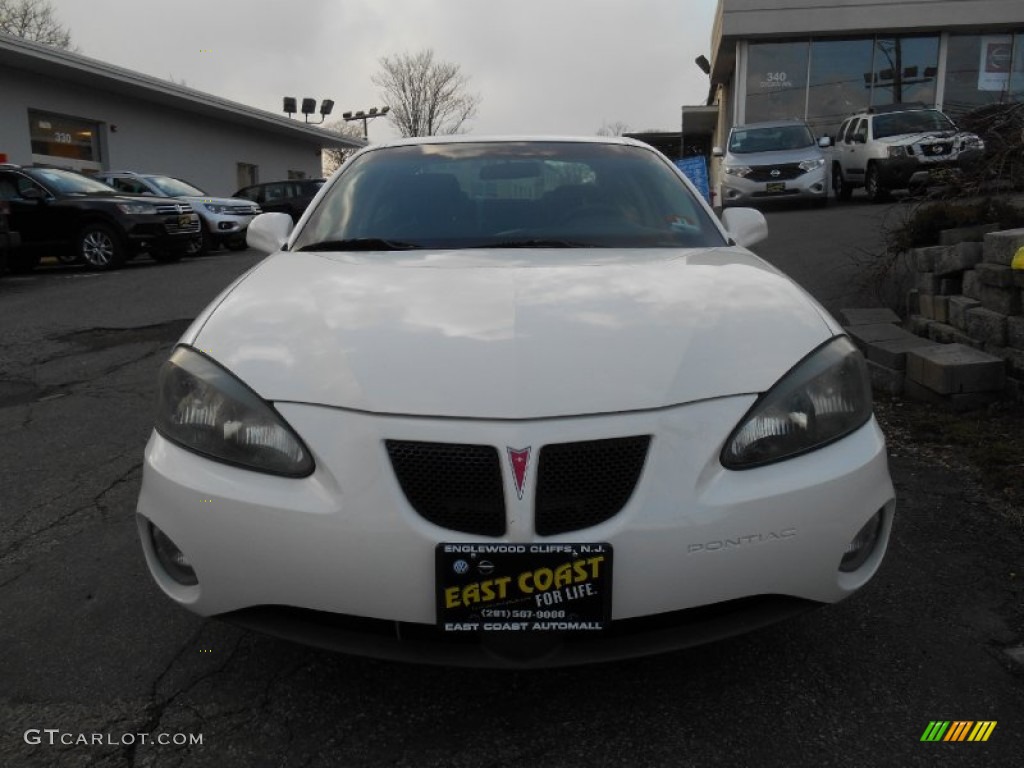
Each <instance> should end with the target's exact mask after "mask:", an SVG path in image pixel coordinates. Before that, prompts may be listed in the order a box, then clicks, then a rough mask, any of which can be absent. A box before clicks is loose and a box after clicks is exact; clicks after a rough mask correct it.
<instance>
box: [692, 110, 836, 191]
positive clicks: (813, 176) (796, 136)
mask: <svg viewBox="0 0 1024 768" xmlns="http://www.w3.org/2000/svg"><path fill="white" fill-rule="evenodd" d="M831 143H832V142H831V139H829V138H828V137H827V136H823V137H822V138H820V139H818V140H817V141H815V139H814V134H813V133H811V129H810V127H809V126H808V125H807V123H805V122H803V121H802V120H776V121H773V122H766V123H750V124H748V125H736V126H733V129H732V130H731V131H729V143H728V146H727V147H726V148H725V150H723V149H722V148H721V147H715V148H714V149H713V150H712V154H713V155H714V156H715V157H721V158H722V174H721V183H722V207H723V208H727V207H729V206H731V205H750V204H751V203H756V202H763V201H766V200H776V199H788V200H810V201H813V202H814V203H815V204H817V205H826V204H827V203H828V191H829V181H828V174H829V163H828V158H827V157H826V156H825V149H826V148H827V147H829V146H830V145H831Z"/></svg>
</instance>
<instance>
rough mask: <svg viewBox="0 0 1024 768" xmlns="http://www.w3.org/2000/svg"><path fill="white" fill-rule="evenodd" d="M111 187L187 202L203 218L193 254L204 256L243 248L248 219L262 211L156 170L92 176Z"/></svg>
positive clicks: (233, 198)
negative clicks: (220, 248)
mask: <svg viewBox="0 0 1024 768" xmlns="http://www.w3.org/2000/svg"><path fill="white" fill-rule="evenodd" d="M94 178H96V179H97V180H99V181H102V182H103V183H104V184H108V185H110V186H111V187H113V188H114V189H116V190H118V191H120V192H124V193H128V194H133V195H157V196H159V197H176V198H178V199H179V200H185V201H187V202H188V203H189V204H190V205H191V206H192V208H193V209H194V210H195V212H196V213H198V214H199V218H200V219H201V220H202V227H201V229H202V233H203V239H202V243H200V244H198V245H197V246H196V248H195V249H194V250H193V255H200V256H201V255H203V254H205V253H207V252H209V251H213V250H216V249H217V248H218V247H220V246H221V245H225V246H227V247H228V248H229V249H231V250H232V251H244V250H245V249H246V248H247V247H248V246H247V245H246V242H245V230H246V229H247V228H248V226H249V222H250V221H252V220H253V218H254V217H255V216H256V215H257V214H259V213H261V211H260V207H259V205H257V204H255V203H254V202H252V201H251V200H242V199H240V198H236V197H210V196H209V195H207V194H206V193H205V192H203V190H201V189H199V188H198V187H194V186H192V185H191V184H189V183H188V182H187V181H182V180H181V179H176V178H174V177H172V176H161V175H159V174H155V173H135V172H134V171H103V172H102V173H98V174H96V176H95V177H94Z"/></svg>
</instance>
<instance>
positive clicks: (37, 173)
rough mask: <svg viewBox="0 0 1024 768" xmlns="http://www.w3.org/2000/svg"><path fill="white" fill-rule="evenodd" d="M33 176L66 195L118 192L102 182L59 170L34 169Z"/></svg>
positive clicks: (111, 193)
mask: <svg viewBox="0 0 1024 768" xmlns="http://www.w3.org/2000/svg"><path fill="white" fill-rule="evenodd" d="M31 175H32V176H33V177H34V178H35V179H36V180H38V181H41V182H43V184H45V185H46V186H48V187H50V188H51V189H55V190H57V191H58V192H60V193H62V194H65V195H95V194H107V195H113V194H116V190H115V189H113V188H112V187H108V186H107V185H106V184H104V183H103V182H101V181H96V180H95V179H90V178H88V177H86V176H82V175H81V174H80V173H73V172H72V171H61V170H58V169H57V168H33V169H32V171H31Z"/></svg>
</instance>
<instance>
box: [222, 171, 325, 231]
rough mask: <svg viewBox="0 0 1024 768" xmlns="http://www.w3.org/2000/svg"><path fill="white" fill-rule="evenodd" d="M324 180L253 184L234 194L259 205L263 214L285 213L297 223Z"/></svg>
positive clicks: (291, 180)
mask: <svg viewBox="0 0 1024 768" xmlns="http://www.w3.org/2000/svg"><path fill="white" fill-rule="evenodd" d="M326 181H327V180H326V179H289V180H288V181H270V182H267V183H265V184H253V185H252V186H248V187H242V189H240V190H238V191H237V192H235V197H244V198H246V199H247V200H252V201H253V202H256V203H259V206H260V209H261V210H262V211H264V212H265V213H287V214H288V215H289V216H291V217H292V221H298V220H299V219H300V218H302V214H304V213H305V212H306V208H308V207H309V204H310V203H311V202H313V198H314V197H316V193H317V192H319V191H320V187H322V186H323V185H324V182H326Z"/></svg>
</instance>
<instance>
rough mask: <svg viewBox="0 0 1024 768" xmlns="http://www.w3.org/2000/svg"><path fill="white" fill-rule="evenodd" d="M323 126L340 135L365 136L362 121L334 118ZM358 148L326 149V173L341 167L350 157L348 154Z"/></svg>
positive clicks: (326, 129)
mask: <svg viewBox="0 0 1024 768" xmlns="http://www.w3.org/2000/svg"><path fill="white" fill-rule="evenodd" d="M321 127H322V128H323V129H324V130H325V131H331V132H332V133H337V134H338V135H339V136H344V137H345V138H348V139H362V138H363V127H362V124H360V123H350V122H347V121H345V120H332V121H331V122H329V123H324V124H323V125H322V126H321ZM357 149H358V147H349V148H348V149H334V148H329V149H325V150H324V152H323V156H324V175H325V176H329V175H331V174H332V173H334V172H335V171H336V170H338V168H340V167H341V164H342V163H344V162H345V160H347V159H348V156H349V155H351V154H352V153H353V152H355V151H356V150H357Z"/></svg>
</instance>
